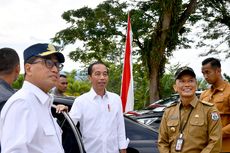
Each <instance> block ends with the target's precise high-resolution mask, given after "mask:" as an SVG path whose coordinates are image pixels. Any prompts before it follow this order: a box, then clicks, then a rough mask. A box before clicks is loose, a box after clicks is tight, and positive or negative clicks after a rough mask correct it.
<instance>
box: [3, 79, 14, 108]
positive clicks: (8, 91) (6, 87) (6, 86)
mask: <svg viewBox="0 0 230 153" xmlns="http://www.w3.org/2000/svg"><path fill="white" fill-rule="evenodd" d="M14 93H15V91H14V89H13V88H12V87H11V86H10V85H9V84H8V83H7V82H6V81H4V80H1V79H0V112H1V110H2V107H3V106H4V105H5V103H6V101H7V100H8V99H9V98H10V96H12V95H13V94H14Z"/></svg>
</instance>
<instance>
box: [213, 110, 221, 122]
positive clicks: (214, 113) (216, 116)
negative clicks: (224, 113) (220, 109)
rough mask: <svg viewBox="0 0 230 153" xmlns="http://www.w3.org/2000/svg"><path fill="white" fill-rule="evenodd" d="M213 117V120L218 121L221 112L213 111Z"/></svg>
mask: <svg viewBox="0 0 230 153" xmlns="http://www.w3.org/2000/svg"><path fill="white" fill-rule="evenodd" d="M211 117H212V120H213V121H217V120H219V118H220V117H219V114H218V113H217V112H212V113H211Z"/></svg>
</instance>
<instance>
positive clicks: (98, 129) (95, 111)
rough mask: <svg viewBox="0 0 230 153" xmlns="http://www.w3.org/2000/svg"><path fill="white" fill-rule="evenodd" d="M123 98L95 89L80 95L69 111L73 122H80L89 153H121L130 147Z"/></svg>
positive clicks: (84, 142)
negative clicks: (126, 132) (100, 94)
mask: <svg viewBox="0 0 230 153" xmlns="http://www.w3.org/2000/svg"><path fill="white" fill-rule="evenodd" d="M121 104H122V103H121V99H120V97H119V96H118V95H117V94H114V93H111V92H108V91H106V93H105V95H104V96H103V97H101V96H99V95H97V94H96V93H95V91H94V90H93V88H91V90H90V91H89V92H88V93H85V94H83V95H82V96H79V97H77V98H76V100H75V101H74V104H73V106H72V108H71V110H70V113H69V114H70V117H71V118H72V119H73V121H74V123H75V124H77V122H80V130H81V133H82V138H83V144H84V146H85V149H86V152H87V153H119V149H126V148H127V145H128V143H127V141H126V135H125V126H124V117H123V113H122V105H121Z"/></svg>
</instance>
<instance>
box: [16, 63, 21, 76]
mask: <svg viewBox="0 0 230 153" xmlns="http://www.w3.org/2000/svg"><path fill="white" fill-rule="evenodd" d="M15 73H16V74H17V75H18V74H19V73H20V64H18V65H17V66H16V67H15Z"/></svg>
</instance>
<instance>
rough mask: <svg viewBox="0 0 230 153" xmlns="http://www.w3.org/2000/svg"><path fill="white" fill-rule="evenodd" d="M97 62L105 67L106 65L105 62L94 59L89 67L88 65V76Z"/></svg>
mask: <svg viewBox="0 0 230 153" xmlns="http://www.w3.org/2000/svg"><path fill="white" fill-rule="evenodd" d="M97 64H102V65H104V66H105V67H106V68H107V66H106V65H105V63H103V62H102V61H96V62H94V63H92V64H90V65H89V67H88V75H89V76H91V75H92V73H93V66H94V65H97ZM107 72H108V68H107Z"/></svg>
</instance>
